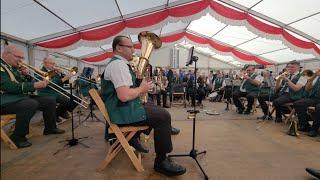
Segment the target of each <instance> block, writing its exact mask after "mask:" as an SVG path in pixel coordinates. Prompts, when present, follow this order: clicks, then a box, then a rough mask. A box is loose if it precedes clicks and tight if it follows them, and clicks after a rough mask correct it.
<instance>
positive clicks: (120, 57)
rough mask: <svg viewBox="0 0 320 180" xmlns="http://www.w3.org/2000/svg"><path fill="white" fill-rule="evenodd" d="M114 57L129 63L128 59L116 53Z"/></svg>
mask: <svg viewBox="0 0 320 180" xmlns="http://www.w3.org/2000/svg"><path fill="white" fill-rule="evenodd" d="M114 57H116V58H118V59H120V60H122V61H124V62H125V63H126V64H129V61H128V60H127V59H125V58H124V57H122V56H120V55H118V54H116V55H114Z"/></svg>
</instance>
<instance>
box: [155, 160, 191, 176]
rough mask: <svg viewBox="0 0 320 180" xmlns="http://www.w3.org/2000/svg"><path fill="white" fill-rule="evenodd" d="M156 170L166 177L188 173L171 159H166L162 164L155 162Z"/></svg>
mask: <svg viewBox="0 0 320 180" xmlns="http://www.w3.org/2000/svg"><path fill="white" fill-rule="evenodd" d="M154 170H155V171H157V172H159V173H161V174H164V175H166V176H179V175H182V174H184V173H185V172H186V168H184V167H183V166H181V165H179V164H176V163H175V162H173V161H172V160H171V159H169V158H166V159H164V160H163V161H161V162H159V161H157V160H155V161H154Z"/></svg>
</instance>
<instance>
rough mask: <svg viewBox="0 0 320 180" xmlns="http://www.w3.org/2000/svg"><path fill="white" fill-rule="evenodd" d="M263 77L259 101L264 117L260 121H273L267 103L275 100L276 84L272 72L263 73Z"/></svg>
mask: <svg viewBox="0 0 320 180" xmlns="http://www.w3.org/2000/svg"><path fill="white" fill-rule="evenodd" d="M262 76H263V81H262V83H261V87H260V93H259V96H258V101H259V104H260V106H261V109H262V112H263V116H262V117H258V119H262V120H272V115H271V112H270V109H269V106H268V105H267V103H266V101H269V102H271V101H273V99H274V98H275V94H274V88H275V82H274V79H273V77H272V75H271V73H270V71H263V72H262Z"/></svg>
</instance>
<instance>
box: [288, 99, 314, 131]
mask: <svg viewBox="0 0 320 180" xmlns="http://www.w3.org/2000/svg"><path fill="white" fill-rule="evenodd" d="M316 105H317V106H319V107H318V112H317V110H316V114H318V118H315V120H316V121H315V122H314V124H315V127H316V129H318V128H319V121H320V118H319V117H320V116H319V113H320V112H319V108H320V99H316V98H314V99H310V98H304V99H300V100H297V101H295V102H294V103H293V107H294V109H295V110H296V112H297V114H298V124H299V126H300V127H306V126H309V124H308V121H307V111H308V107H309V106H316ZM316 117H317V115H316Z"/></svg>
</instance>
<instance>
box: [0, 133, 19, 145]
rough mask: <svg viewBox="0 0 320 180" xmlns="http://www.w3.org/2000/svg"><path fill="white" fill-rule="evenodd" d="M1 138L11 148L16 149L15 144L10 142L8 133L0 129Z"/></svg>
mask: <svg viewBox="0 0 320 180" xmlns="http://www.w3.org/2000/svg"><path fill="white" fill-rule="evenodd" d="M1 139H2V140H3V142H4V143H5V144H8V145H9V147H10V148H11V149H18V148H17V146H16V145H15V144H14V142H12V140H11V139H10V138H9V137H8V135H7V134H6V133H5V132H4V130H3V129H1Z"/></svg>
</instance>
